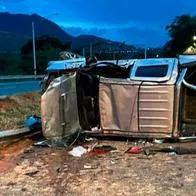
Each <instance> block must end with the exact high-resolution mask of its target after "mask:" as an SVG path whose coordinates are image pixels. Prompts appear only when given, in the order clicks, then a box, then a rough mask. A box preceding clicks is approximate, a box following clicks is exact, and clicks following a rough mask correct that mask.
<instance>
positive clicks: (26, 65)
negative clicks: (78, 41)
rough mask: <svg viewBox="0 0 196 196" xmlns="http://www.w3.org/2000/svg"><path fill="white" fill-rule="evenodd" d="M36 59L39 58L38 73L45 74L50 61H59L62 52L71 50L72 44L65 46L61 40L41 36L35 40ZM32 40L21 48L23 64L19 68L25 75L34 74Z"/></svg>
mask: <svg viewBox="0 0 196 196" xmlns="http://www.w3.org/2000/svg"><path fill="white" fill-rule="evenodd" d="M35 46H36V58H37V72H38V74H43V73H44V71H45V69H46V67H47V64H48V61H51V60H58V59H59V53H60V52H61V51H62V50H67V49H69V48H70V44H69V43H66V44H63V43H62V42H61V41H60V40H59V39H57V38H55V37H51V36H47V35H46V36H41V37H38V38H37V39H36V40H35ZM32 47H33V46H32V40H29V41H28V42H27V43H26V44H25V45H24V46H23V47H22V48H21V64H20V66H19V68H20V69H21V70H22V72H23V73H24V74H32V73H33V55H32V54H33V52H32Z"/></svg>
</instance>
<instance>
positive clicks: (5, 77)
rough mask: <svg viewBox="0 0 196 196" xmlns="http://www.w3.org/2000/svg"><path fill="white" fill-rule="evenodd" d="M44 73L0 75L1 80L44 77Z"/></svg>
mask: <svg viewBox="0 0 196 196" xmlns="http://www.w3.org/2000/svg"><path fill="white" fill-rule="evenodd" d="M43 77H44V75H37V76H35V75H7V76H0V80H20V79H42V78H43Z"/></svg>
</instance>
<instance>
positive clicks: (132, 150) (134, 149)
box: [126, 146, 141, 154]
mask: <svg viewBox="0 0 196 196" xmlns="http://www.w3.org/2000/svg"><path fill="white" fill-rule="evenodd" d="M126 153H129V154H139V153H141V148H140V147H137V146H133V147H130V148H129V149H128V150H127V151H126Z"/></svg>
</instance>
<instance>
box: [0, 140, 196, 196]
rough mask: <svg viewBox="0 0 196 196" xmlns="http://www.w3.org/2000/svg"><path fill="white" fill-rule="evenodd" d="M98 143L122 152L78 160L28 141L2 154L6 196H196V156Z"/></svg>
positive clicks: (2, 182) (1, 189) (120, 143)
mask: <svg viewBox="0 0 196 196" xmlns="http://www.w3.org/2000/svg"><path fill="white" fill-rule="evenodd" d="M95 142H97V141H93V142H90V143H86V144H85V146H86V147H87V146H88V147H89V146H92V145H93V144H94V143H95ZM98 143H102V144H106V145H112V146H113V147H116V148H117V150H115V151H112V152H109V153H107V154H102V155H98V156H90V155H89V154H85V155H83V156H82V157H81V158H76V157H72V156H71V155H69V154H68V153H67V152H68V150H66V149H64V148H41V147H32V146H31V144H32V141H31V140H29V139H24V140H23V141H20V142H18V143H15V144H14V145H11V146H9V147H6V150H5V149H1V151H0V158H1V161H0V169H1V175H0V185H1V186H0V192H1V195H71V196H72V195H80V196H83V195H84V196H96V195H99V196H102V195H164V196H165V195H180V196H181V195H196V174H195V173H196V164H195V163H196V155H194V154H193V155H173V156H172V155H168V153H157V154H155V155H150V156H146V155H144V154H137V155H133V154H127V153H125V151H126V150H127V149H128V148H129V147H130V146H132V145H134V143H129V145H128V144H126V142H125V141H98ZM170 145H172V146H174V145H175V144H164V146H170ZM177 145H178V144H177ZM180 145H181V146H189V147H191V148H196V143H184V144H180Z"/></svg>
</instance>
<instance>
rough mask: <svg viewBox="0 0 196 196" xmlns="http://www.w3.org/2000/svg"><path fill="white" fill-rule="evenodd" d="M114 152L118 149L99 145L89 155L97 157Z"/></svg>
mask: <svg viewBox="0 0 196 196" xmlns="http://www.w3.org/2000/svg"><path fill="white" fill-rule="evenodd" d="M113 150H116V148H114V147H112V146H109V145H99V146H94V147H93V149H92V150H90V151H89V152H88V154H89V155H90V156H97V155H100V154H105V153H108V152H110V151H113Z"/></svg>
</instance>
